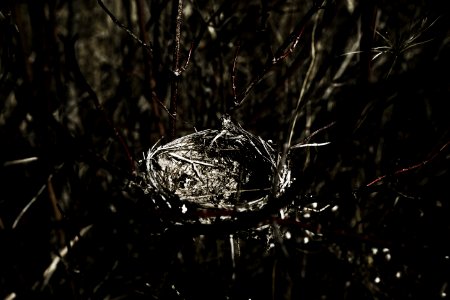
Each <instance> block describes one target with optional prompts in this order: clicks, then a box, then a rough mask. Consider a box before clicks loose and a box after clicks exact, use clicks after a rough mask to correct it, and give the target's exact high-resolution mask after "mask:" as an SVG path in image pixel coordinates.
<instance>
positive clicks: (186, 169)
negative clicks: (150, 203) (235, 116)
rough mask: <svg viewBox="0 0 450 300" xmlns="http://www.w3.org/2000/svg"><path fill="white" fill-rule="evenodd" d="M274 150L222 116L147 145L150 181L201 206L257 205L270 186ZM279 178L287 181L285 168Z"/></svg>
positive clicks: (239, 207)
mask: <svg viewBox="0 0 450 300" xmlns="http://www.w3.org/2000/svg"><path fill="white" fill-rule="evenodd" d="M278 159H279V155H278V153H277V151H275V150H274V148H273V147H272V146H271V144H270V143H268V142H266V141H264V140H263V139H261V138H260V137H258V136H255V135H253V134H251V133H249V132H247V131H245V130H244V129H243V128H242V127H240V126H239V125H235V124H233V122H232V121H231V120H230V118H229V117H228V116H226V117H223V118H222V126H221V129H220V130H213V129H207V130H203V131H199V132H195V133H193V134H190V135H186V136H184V137H181V138H179V139H176V140H174V141H172V142H170V143H167V144H165V145H162V146H159V147H156V146H154V147H153V148H152V149H150V150H149V151H148V154H147V156H146V171H147V176H146V177H147V178H148V185H149V187H150V188H153V189H156V190H164V191H166V192H169V193H172V194H175V195H177V196H178V197H179V198H180V199H181V200H183V201H189V202H190V203H193V204H197V205H198V206H200V207H203V208H226V209H237V210H245V209H257V208H260V207H262V206H263V205H264V204H265V202H266V199H267V196H268V195H269V194H270V193H271V192H272V191H273V183H274V176H275V174H278V172H277V168H278ZM282 173H283V174H284V175H283V174H282V176H281V175H280V174H278V176H280V177H279V178H280V179H281V180H277V182H278V185H280V186H282V185H283V184H284V185H285V182H284V181H285V180H284V178H286V177H287V176H286V172H282Z"/></svg>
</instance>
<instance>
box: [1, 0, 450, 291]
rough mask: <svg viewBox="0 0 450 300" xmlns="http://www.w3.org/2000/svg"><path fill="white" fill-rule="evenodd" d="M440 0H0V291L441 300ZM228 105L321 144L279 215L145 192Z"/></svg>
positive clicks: (443, 136) (444, 216)
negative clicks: (165, 153) (184, 212)
mask: <svg viewBox="0 0 450 300" xmlns="http://www.w3.org/2000/svg"><path fill="white" fill-rule="evenodd" d="M447 2H448V1H418V0H417V1H381V0H380V1H375V0H373V1H353V0H347V1H343V0H342V1H325V2H324V3H319V2H315V1H253V0H248V1H184V2H183V8H184V10H183V14H182V19H181V21H180V22H179V23H177V5H178V2H177V1H150V0H149V1H146V0H123V1H105V3H104V7H102V4H103V2H101V1H93V0H91V1H87V0H85V1H56V0H53V1H52V0H39V1H35V0H33V1H31V0H30V1H25V0H24V1H10V0H4V1H1V2H0V100H1V101H0V108H1V113H0V142H1V146H0V160H1V161H0V298H5V299H13V298H14V296H15V297H16V298H14V299H43V298H45V299H134V298H137V299H139V298H142V299H201V298H204V299H441V298H443V299H445V298H448V294H449V293H450V290H449V289H450V288H449V287H448V285H449V278H450V248H449V246H448V245H447V244H448V243H447V239H448V237H449V234H450V222H449V219H450V214H449V213H450V207H449V206H450V203H449V201H450V193H449V186H448V185H449V183H450V180H449V179H450V178H449V176H448V173H447V171H448V167H449V155H450V152H449V148H450V146H449V142H450V133H449V116H450V115H449V110H448V108H447V107H448V102H449V99H450V84H449V83H450V78H449V72H448V66H450V62H449V57H450V56H449V47H450V35H449V32H450V31H449V30H450V24H449V15H448V14H449V9H448V4H447ZM108 13H109V15H108ZM113 19H114V20H116V22H114V20H113ZM177 24H179V25H180V36H179V37H178V38H177V36H176V27H177ZM300 33H301V34H300ZM133 34H134V37H133ZM144 44H145V45H144ZM177 44H179V45H180V49H179V51H178V52H177V51H176V45H177ZM177 60H179V62H178V63H176V61H177ZM184 67H185V68H184ZM176 69H179V70H180V71H181V74H180V75H179V76H175V75H174V70H176ZM248 87H251V89H249V91H248V92H246V89H247V88H248ZM300 95H302V96H301V101H299V99H300ZM235 102H238V105H236V103H235ZM175 108H176V110H175ZM175 111H176V113H177V114H176V121H175V118H174V117H172V115H171V114H170V113H172V114H173V113H174V112H175ZM224 113H229V114H230V115H231V116H232V118H233V120H235V122H238V123H239V124H241V126H242V127H243V128H244V129H245V130H248V131H249V132H252V133H253V134H256V135H259V136H261V137H262V138H264V139H266V140H272V141H273V142H274V143H275V145H277V146H276V147H278V149H279V150H280V151H281V152H282V150H283V145H284V144H285V143H286V142H287V140H288V138H289V135H290V134H291V133H292V138H293V139H292V144H297V143H301V142H303V143H305V142H309V143H322V142H330V144H329V145H327V146H320V147H318V146H317V147H306V148H300V149H298V150H295V152H294V156H293V160H292V174H293V177H295V180H294V181H293V184H292V185H291V187H290V188H289V190H288V191H287V192H286V194H285V195H283V197H282V199H281V200H280V203H282V204H283V205H284V204H285V205H286V207H289V210H288V211H287V212H288V214H287V216H286V217H285V218H283V217H282V216H281V215H280V214H278V211H277V210H275V211H272V212H270V211H269V212H264V213H261V214H258V215H256V217H255V216H253V217H252V218H253V219H252V222H246V221H245V218H240V219H237V220H235V221H234V222H232V224H231V225H232V226H220V222H219V226H210V227H208V226H191V225H192V224H186V222H184V221H185V220H183V219H182V218H181V217H179V216H178V215H179V214H178V212H177V211H175V210H176V209H170V208H169V207H168V206H167V204H166V203H165V201H164V199H163V200H162V198H161V195H159V194H158V193H155V194H153V193H148V194H146V193H144V192H143V190H142V189H141V182H140V181H139V178H138V177H136V175H139V164H138V163H137V162H138V161H139V160H141V159H142V158H143V155H144V153H146V151H148V149H149V148H150V147H152V146H153V145H154V144H155V143H156V142H157V141H158V140H159V139H160V138H162V137H164V139H163V141H162V142H165V141H167V140H171V139H174V138H177V137H180V136H183V135H185V134H188V133H192V132H195V130H201V129H205V128H218V126H219V125H220V122H219V118H220V116H222V115H223V114H224ZM295 116H296V117H295ZM295 118H296V120H297V122H296V126H295V127H292V126H291V125H292V122H293V120H294V119H295ZM26 159H28V160H26ZM375 180H377V181H376V182H374V181H375ZM166 196H167V195H166ZM166 200H167V199H166ZM167 201H169V200H167ZM169 203H170V201H169ZM310 208H313V210H310ZM175 215H176V216H175ZM174 216H175V217H174ZM177 218H178V219H177ZM255 220H256V221H255ZM71 241H72V243H71ZM64 249H65V250H64ZM58 256H59V258H60V261H57V262H58V263H57V264H56V265H55V268H54V269H52V272H50V273H49V272H45V271H46V269H47V268H49V266H50V265H51V263H52V261H54V262H56V260H55V259H58V258H57V257H58Z"/></svg>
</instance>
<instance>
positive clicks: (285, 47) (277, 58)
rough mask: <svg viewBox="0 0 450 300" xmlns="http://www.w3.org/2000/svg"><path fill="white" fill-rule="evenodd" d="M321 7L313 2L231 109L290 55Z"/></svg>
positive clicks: (237, 105)
mask: <svg viewBox="0 0 450 300" xmlns="http://www.w3.org/2000/svg"><path fill="white" fill-rule="evenodd" d="M321 8H322V4H315V5H314V6H313V7H312V8H311V9H310V10H309V11H308V12H307V13H306V15H305V16H304V17H303V18H302V19H301V20H300V21H299V22H298V23H297V25H296V26H295V28H294V30H293V31H292V32H291V34H290V35H289V36H288V37H287V39H286V40H285V41H284V42H283V44H282V45H281V46H280V47H279V48H278V50H277V51H276V52H275V55H274V56H273V57H271V58H269V59H268V60H267V62H266V63H265V65H264V68H263V70H262V71H261V73H260V74H258V75H257V76H256V77H255V78H254V79H253V80H252V81H251V82H250V84H249V85H248V86H247V87H246V88H245V90H244V91H243V92H242V93H241V94H240V95H239V96H237V97H236V96H235V97H234V106H233V107H232V109H236V108H238V107H239V106H241V105H242V103H243V102H244V100H245V99H246V98H247V96H248V95H249V94H250V92H251V90H253V88H254V87H255V86H256V85H257V84H258V83H260V82H261V80H262V79H263V78H264V76H266V75H267V73H268V72H269V71H270V70H271V69H272V67H274V66H275V65H277V64H278V63H280V62H281V61H283V60H285V59H286V58H287V57H288V56H289V55H291V54H292V53H293V52H294V50H295V49H296V48H297V46H298V43H299V41H300V38H301V37H302V35H303V32H304V30H305V28H306V25H307V23H308V22H309V20H310V19H311V18H312V17H313V16H314V15H315V14H316V12H318V11H319V9H321ZM235 60H236V58H235Z"/></svg>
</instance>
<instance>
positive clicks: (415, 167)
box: [366, 141, 450, 187]
mask: <svg viewBox="0 0 450 300" xmlns="http://www.w3.org/2000/svg"><path fill="white" fill-rule="evenodd" d="M448 145H450V141H448V142H447V143H446V144H444V146H442V147H441V148H440V149H439V150H438V151H437V152H436V153H434V154H433V155H432V156H431V157H430V158H429V159H427V160H424V161H422V162H420V163H418V164H415V165H413V166H410V167H406V168H402V169H399V170H397V171H395V172H394V173H393V174H386V175H383V176H380V177H378V178H377V179H375V180H373V181H371V182H370V183H368V184H366V187H369V186H371V185H374V184H375V183H377V182H380V181H382V180H383V179H385V178H386V177H389V176H392V175H393V176H395V175H400V174H403V173H407V172H411V171H413V170H415V169H418V168H421V167H423V166H425V165H426V164H428V163H429V162H431V161H432V160H434V159H435V158H436V156H438V155H439V154H440V153H441V152H442V151H444V149H445V148H446V147H447V146H448Z"/></svg>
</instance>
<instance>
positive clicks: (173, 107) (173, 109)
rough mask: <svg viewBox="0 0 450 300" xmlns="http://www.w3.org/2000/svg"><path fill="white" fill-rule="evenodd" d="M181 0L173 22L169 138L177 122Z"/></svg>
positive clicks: (174, 133)
mask: <svg viewBox="0 0 450 300" xmlns="http://www.w3.org/2000/svg"><path fill="white" fill-rule="evenodd" d="M182 14H183V1H182V0H178V5H177V16H176V24H175V48H174V50H173V64H172V86H171V96H170V108H169V112H170V114H171V115H172V116H173V118H169V140H173V139H174V138H175V135H176V123H177V106H178V85H179V76H180V74H181V70H180V40H181V23H182V21H183V15H182Z"/></svg>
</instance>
